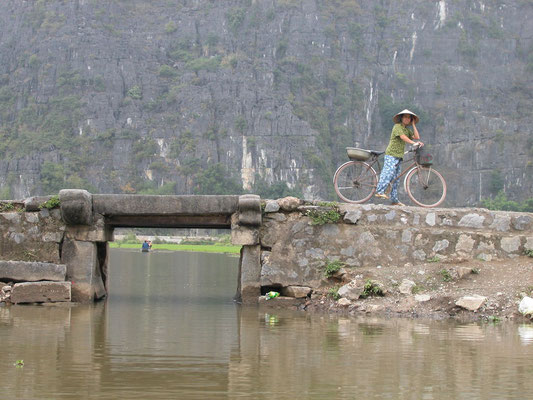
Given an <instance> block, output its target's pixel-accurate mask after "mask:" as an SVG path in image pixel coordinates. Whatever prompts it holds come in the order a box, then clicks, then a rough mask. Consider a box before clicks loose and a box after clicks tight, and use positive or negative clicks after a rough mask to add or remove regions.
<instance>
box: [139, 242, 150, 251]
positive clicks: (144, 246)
mask: <svg viewBox="0 0 533 400" xmlns="http://www.w3.org/2000/svg"><path fill="white" fill-rule="evenodd" d="M141 251H143V252H148V251H150V244H149V243H148V241H147V240H145V241H144V242H143V245H142V247H141Z"/></svg>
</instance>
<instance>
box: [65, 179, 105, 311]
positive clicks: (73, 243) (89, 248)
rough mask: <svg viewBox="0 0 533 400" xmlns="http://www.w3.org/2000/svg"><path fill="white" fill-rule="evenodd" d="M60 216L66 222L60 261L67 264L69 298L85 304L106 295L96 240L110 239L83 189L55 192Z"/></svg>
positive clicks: (101, 256)
mask: <svg viewBox="0 0 533 400" xmlns="http://www.w3.org/2000/svg"><path fill="white" fill-rule="evenodd" d="M59 200H60V202H61V217H62V218H63V220H64V221H65V223H66V224H67V228H66V235H65V239H64V242H63V247H62V252H61V262H63V263H64V264H66V265H67V277H66V279H67V280H68V281H71V282H72V301H75V302H81V303H87V302H91V301H94V300H97V299H100V298H102V297H104V296H105V295H106V289H105V285H104V282H103V279H102V270H105V268H106V266H105V265H101V264H102V261H103V262H105V261H106V259H107V258H106V257H105V255H102V249H101V246H100V249H99V245H98V243H102V242H104V243H105V242H107V240H110V238H111V236H112V233H111V231H110V230H109V229H107V228H106V226H105V222H104V219H103V217H102V216H101V215H95V214H94V212H93V198H92V195H91V194H90V193H89V192H87V191H85V190H76V189H64V190H61V191H60V192H59Z"/></svg>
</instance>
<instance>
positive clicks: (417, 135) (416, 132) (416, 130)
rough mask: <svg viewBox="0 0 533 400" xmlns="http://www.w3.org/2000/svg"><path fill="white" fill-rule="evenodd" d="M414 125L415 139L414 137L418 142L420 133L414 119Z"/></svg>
mask: <svg viewBox="0 0 533 400" xmlns="http://www.w3.org/2000/svg"><path fill="white" fill-rule="evenodd" d="M412 125H413V133H414V135H413V137H414V138H415V139H416V140H420V134H419V133H418V129H416V125H415V121H414V118H413V122H412Z"/></svg>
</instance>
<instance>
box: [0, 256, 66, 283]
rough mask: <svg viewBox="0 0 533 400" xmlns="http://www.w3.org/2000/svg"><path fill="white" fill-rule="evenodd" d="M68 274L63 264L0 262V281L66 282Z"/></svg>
mask: <svg viewBox="0 0 533 400" xmlns="http://www.w3.org/2000/svg"><path fill="white" fill-rule="evenodd" d="M66 273H67V267H66V265H63V264H52V263H41V262H26V261H1V260H0V280H7V281H19V282H20V281H24V282H36V281H64V280H65V276H66Z"/></svg>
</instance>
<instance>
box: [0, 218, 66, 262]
mask: <svg viewBox="0 0 533 400" xmlns="http://www.w3.org/2000/svg"><path fill="white" fill-rule="evenodd" d="M64 232H65V223H64V222H63V221H62V220H61V213H60V211H59V209H52V210H48V209H46V208H43V209H41V210H38V211H31V212H30V211H24V212H19V211H13V212H2V213H0V239H1V240H0V260H20V261H41V262H50V263H59V262H60V260H61V243H62V241H63V234H64Z"/></svg>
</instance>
